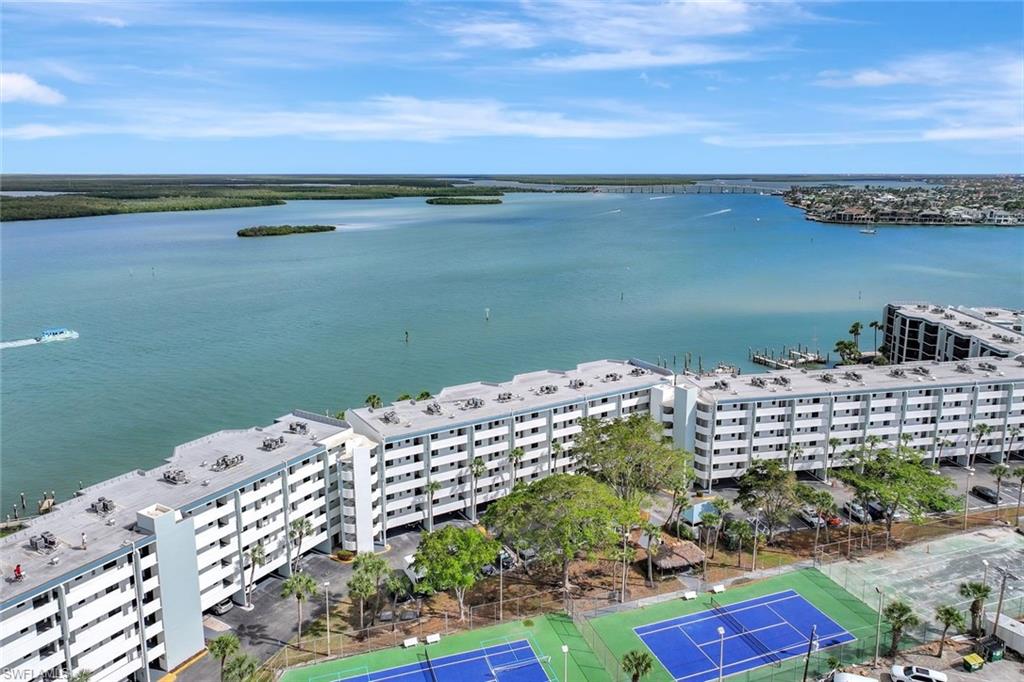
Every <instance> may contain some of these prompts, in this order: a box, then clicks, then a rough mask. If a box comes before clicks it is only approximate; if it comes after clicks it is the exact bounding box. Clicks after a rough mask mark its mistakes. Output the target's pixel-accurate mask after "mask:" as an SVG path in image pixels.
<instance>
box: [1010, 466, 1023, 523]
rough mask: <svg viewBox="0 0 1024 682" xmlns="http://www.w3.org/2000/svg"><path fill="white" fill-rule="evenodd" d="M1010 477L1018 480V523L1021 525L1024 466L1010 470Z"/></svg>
mask: <svg viewBox="0 0 1024 682" xmlns="http://www.w3.org/2000/svg"><path fill="white" fill-rule="evenodd" d="M1010 479H1011V480H1016V481H1017V514H1016V519H1017V524H1016V525H1018V526H1020V504H1021V501H1022V500H1024V467H1014V468H1013V470H1012V471H1011V472H1010Z"/></svg>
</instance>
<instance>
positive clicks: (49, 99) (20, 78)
mask: <svg viewBox="0 0 1024 682" xmlns="http://www.w3.org/2000/svg"><path fill="white" fill-rule="evenodd" d="M64 99H65V98H64V95H62V94H60V93H59V92H57V91H56V90H54V89H53V88H51V87H48V86H45V85H42V84H41V83H37V82H36V81H35V80H34V79H32V78H31V77H30V76H27V75H25V74H23V73H0V102H31V103H33V104H60V103H61V102H63V101H64Z"/></svg>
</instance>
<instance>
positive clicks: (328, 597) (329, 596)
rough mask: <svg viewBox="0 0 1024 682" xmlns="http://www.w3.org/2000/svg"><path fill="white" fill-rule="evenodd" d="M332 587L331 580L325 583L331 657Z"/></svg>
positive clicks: (328, 643)
mask: <svg viewBox="0 0 1024 682" xmlns="http://www.w3.org/2000/svg"><path fill="white" fill-rule="evenodd" d="M330 586H331V581H330V580H325V581H324V608H325V609H326V610H327V656H328V658H329V657H330V655H331V592H330V590H329V589H328V588H330Z"/></svg>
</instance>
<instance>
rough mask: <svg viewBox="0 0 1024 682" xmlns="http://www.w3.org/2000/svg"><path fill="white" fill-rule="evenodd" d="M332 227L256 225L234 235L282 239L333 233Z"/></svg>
mask: <svg viewBox="0 0 1024 682" xmlns="http://www.w3.org/2000/svg"><path fill="white" fill-rule="evenodd" d="M336 229H337V228H336V227H335V226H334V225H256V226H254V227H243V228H242V229H241V230H239V231H238V232H237V233H236V234H237V235H238V236H239V237H243V238H245V237H282V236H284V235H288V234H312V233H314V232H334V231H335V230H336Z"/></svg>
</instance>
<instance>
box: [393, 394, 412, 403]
mask: <svg viewBox="0 0 1024 682" xmlns="http://www.w3.org/2000/svg"><path fill="white" fill-rule="evenodd" d="M395 400H396V401H397V402H404V401H406V400H412V396H411V395H409V394H408V393H403V394H401V395H400V396H398V397H397V398H395Z"/></svg>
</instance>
